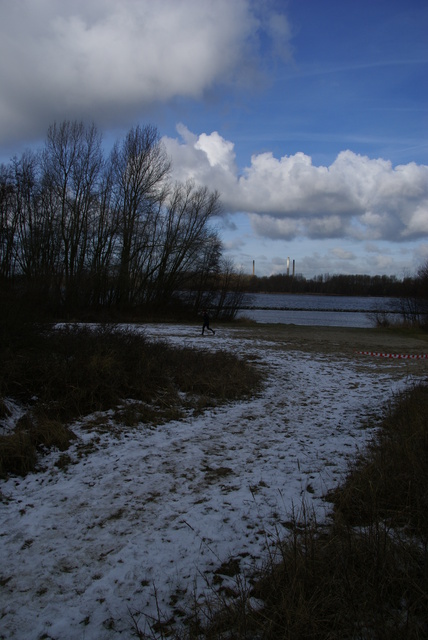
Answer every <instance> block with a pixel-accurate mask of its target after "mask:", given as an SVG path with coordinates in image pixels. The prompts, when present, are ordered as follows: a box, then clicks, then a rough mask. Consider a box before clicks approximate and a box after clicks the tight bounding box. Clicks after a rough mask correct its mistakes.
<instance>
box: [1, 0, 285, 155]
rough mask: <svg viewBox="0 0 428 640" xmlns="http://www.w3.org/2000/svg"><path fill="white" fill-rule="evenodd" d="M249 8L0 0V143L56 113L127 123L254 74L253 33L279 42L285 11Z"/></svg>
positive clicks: (246, 2) (146, 1)
mask: <svg viewBox="0 0 428 640" xmlns="http://www.w3.org/2000/svg"><path fill="white" fill-rule="evenodd" d="M263 6H265V5H263ZM254 11H255V5H253V4H252V2H251V0H233V2H231V1H230V0H216V1H215V2H213V1H212V0H156V1H154V0H121V1H120V2H118V1H117V0H90V2H88V1H87V0H70V2H64V1H63V0H19V2H6V1H5V0H2V1H1V2H0V86H1V93H0V144H5V143H10V142H11V141H13V140H16V139H24V138H26V137H28V136H32V135H33V136H37V135H38V136H40V135H44V134H45V132H46V129H47V126H48V125H49V124H51V123H52V122H53V121H54V120H59V121H63V120H65V119H70V120H81V119H83V120H84V119H90V120H91V121H94V122H96V124H97V125H99V126H102V127H106V126H114V125H115V124H120V125H125V126H126V123H129V124H131V125H132V124H134V121H132V120H133V119H134V120H135V118H136V117H137V116H141V115H142V114H144V110H145V109H148V108H153V107H154V105H156V104H165V103H167V102H168V101H170V100H172V99H175V98H182V97H184V98H192V99H200V98H201V97H202V96H203V95H204V93H205V92H206V91H207V90H209V89H212V88H213V87H214V86H216V85H217V86H218V84H223V85H229V86H230V85H231V84H233V85H234V86H236V85H237V84H239V83H242V82H248V83H249V82H253V81H254V74H255V73H256V72H257V65H258V62H257V60H258V56H259V53H260V51H259V47H258V40H259V37H260V33H261V32H263V33H265V34H266V33H267V34H268V36H269V40H270V42H271V50H272V51H276V52H278V49H279V41H281V47H282V51H281V52H280V53H282V54H284V51H285V50H286V49H287V44H286V40H285V37H286V36H287V24H286V21H285V18H284V17H281V20H278V21H274V20H272V16H273V14H272V12H269V11H268V10H267V9H266V11H264V10H262V14H261V15H259V16H256V14H255V12H254Z"/></svg>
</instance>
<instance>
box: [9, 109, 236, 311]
mask: <svg viewBox="0 0 428 640" xmlns="http://www.w3.org/2000/svg"><path fill="white" fill-rule="evenodd" d="M220 212H221V206H220V199H219V194H218V193H217V192H211V191H209V189H208V188H206V187H196V186H195V185H194V184H193V183H192V182H187V183H184V184H183V183H173V182H172V180H171V163H170V160H169V158H168V156H167V154H166V152H165V149H164V147H163V144H162V142H161V140H160V137H159V134H158V132H157V129H156V128H155V127H153V126H151V125H147V126H137V127H133V128H131V129H130V130H129V131H128V133H127V134H126V135H125V137H124V138H123V139H122V140H121V141H118V142H117V143H116V144H115V145H114V147H113V149H112V151H111V152H110V153H109V155H108V156H107V157H106V156H105V153H104V151H103V144H102V135H101V133H100V132H99V131H98V130H97V128H96V126H95V125H91V126H87V125H84V124H83V123H80V122H70V121H64V122H63V123H61V124H57V123H54V124H52V125H51V126H50V127H49V129H48V132H47V136H46V140H45V143H44V146H43V148H42V149H40V150H38V151H34V152H33V151H26V152H24V153H23V154H22V155H21V156H20V157H19V158H18V157H14V158H13V159H12V160H11V162H10V163H9V164H8V165H4V164H3V165H1V167H0V282H1V284H2V287H3V289H4V288H5V287H9V289H12V290H13V291H15V292H17V291H20V292H21V293H22V294H23V295H26V296H29V297H31V299H32V300H34V302H37V304H40V305H42V306H44V307H49V308H51V309H55V310H65V311H76V310H79V309H97V308H113V307H114V308H118V309H123V310H126V309H135V308H136V307H150V308H151V309H160V308H163V307H165V305H170V304H171V303H172V302H173V301H174V300H176V299H177V298H178V297H179V294H180V292H184V291H185V292H187V293H186V294H185V295H184V294H181V298H182V299H183V297H184V298H185V300H184V302H185V303H186V304H187V305H190V306H192V307H193V308H195V309H198V308H200V306H203V305H209V306H210V305H211V306H212V305H213V304H215V305H216V309H217V311H218V312H219V313H220V312H221V310H222V309H224V310H227V311H225V313H226V312H227V313H228V314H230V313H233V310H234V309H235V310H236V307H237V306H238V303H239V295H240V290H241V283H240V276H239V274H238V273H236V272H235V269H234V267H233V265H232V264H231V263H230V262H228V261H227V260H225V259H224V258H223V257H222V245H221V241H220V239H219V236H218V233H217V232H216V230H215V228H214V226H213V219H214V218H215V217H216V216H218V215H219V214H220Z"/></svg>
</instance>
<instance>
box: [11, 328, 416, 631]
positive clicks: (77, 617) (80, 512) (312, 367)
mask: <svg viewBox="0 0 428 640" xmlns="http://www.w3.org/2000/svg"><path fill="white" fill-rule="evenodd" d="M144 331H145V335H147V336H150V337H154V338H156V339H159V338H161V339H163V340H166V341H168V342H169V343H172V344H173V345H175V346H186V347H187V348H189V347H191V348H194V349H197V348H203V349H205V350H207V349H209V350H211V349H212V350H217V349H227V350H230V351H231V352H233V353H236V354H237V355H240V356H242V357H248V358H251V360H252V361H253V362H254V361H255V362H257V363H258V365H257V366H259V367H261V369H262V371H263V375H264V379H265V386H264V389H263V391H262V392H261V393H260V394H258V395H255V396H254V397H252V398H251V399H249V400H245V401H240V402H235V403H229V404H228V405H227V406H223V407H221V406H220V407H214V408H211V409H207V410H206V411H204V412H203V413H198V415H189V416H187V417H186V418H185V419H184V420H183V421H176V420H172V421H171V422H168V423H166V424H164V425H160V426H158V427H157V428H154V429H150V428H149V427H147V425H141V424H140V425H137V427H135V428H132V427H131V428H126V427H122V428H121V427H120V426H119V427H118V428H117V429H115V428H114V427H113V426H112V425H113V424H114V411H110V412H105V413H102V412H98V413H96V414H92V415H91V416H88V417H86V418H85V417H83V416H82V417H81V418H80V419H79V420H78V421H77V422H75V423H73V424H72V425H70V427H71V429H72V430H73V431H74V433H75V434H76V435H77V437H78V440H76V441H75V442H74V444H73V445H72V446H71V448H70V449H69V450H68V451H67V452H66V453H67V455H68V456H69V459H70V461H71V463H70V464H69V465H68V466H66V467H64V466H57V465H56V463H57V462H58V460H59V458H60V457H61V455H62V454H61V452H60V451H58V450H56V451H51V452H50V454H49V455H46V456H43V458H42V459H41V461H40V463H41V464H40V469H39V471H38V472H37V473H32V474H29V475H28V476H26V477H25V478H19V477H16V476H14V477H10V478H9V479H8V480H7V481H6V480H5V481H2V484H1V496H2V501H1V502H0V557H1V558H2V565H1V569H0V575H1V578H2V587H1V589H0V618H1V629H2V631H1V632H0V633H1V634H2V637H4V638H6V637H7V638H8V639H9V640H22V639H23V638H42V637H43V638H61V640H76V638H79V639H80V638H85V640H110V639H111V638H112V637H113V638H118V637H120V638H130V637H134V635H133V634H131V632H130V628H131V618H130V615H129V612H132V613H133V614H135V618H136V619H137V620H138V622H139V626H140V629H141V630H142V631H143V630H144V631H146V633H147V636H145V637H147V638H155V637H156V638H158V637H160V633H157V634H155V633H150V630H149V628H146V624H145V618H144V615H143V614H146V615H149V616H154V618H155V619H156V617H157V612H158V610H160V612H161V613H162V616H163V619H164V620H168V619H170V617H173V618H174V619H175V621H176V622H177V621H178V620H179V616H178V615H175V612H176V611H177V609H180V608H181V609H182V610H183V609H184V611H187V612H189V611H190V606H191V604H192V600H193V597H195V599H196V597H197V596H199V595H201V594H205V595H206V596H208V598H210V599H211V601H213V599H214V595H215V594H216V593H217V590H218V592H219V593H220V596H219V598H221V599H224V596H225V594H224V592H221V591H220V590H221V589H222V588H223V589H224V588H225V587H230V588H231V589H232V590H236V589H237V587H239V586H240V587H241V589H242V587H243V585H246V587H247V591H246V593H247V594H250V593H251V589H250V582H249V581H248V578H249V577H250V576H251V575H252V573H253V571H254V569H255V568H259V569H260V568H261V567H263V566H266V562H267V559H268V557H271V558H272V557H273V554H274V547H273V544H274V543H275V542H278V540H279V539H280V538H283V537H284V535H285V534H286V533H287V523H289V522H290V520H291V516H292V512H293V511H294V515H295V517H296V520H297V521H299V517H302V518H303V519H304V518H305V517H306V518H308V517H310V516H312V515H315V517H316V521H317V522H318V524H323V523H325V522H326V519H327V518H328V514H329V513H330V512H331V505H330V504H329V503H328V502H326V501H325V500H324V499H323V496H325V495H326V493H328V491H329V490H331V489H333V488H335V487H336V486H337V485H338V484H340V483H341V482H342V481H343V478H344V477H345V474H346V473H347V471H348V470H349V463H350V462H351V461H354V460H355V457H356V456H357V454H358V453H360V454H361V451H362V450H364V448H365V446H366V444H367V442H368V441H369V440H370V439H371V438H372V437H373V435H374V433H375V430H376V426H377V424H378V422H377V420H375V419H374V416H375V415H379V416H382V411H381V408H382V407H386V406H387V404H388V403H390V402H391V401H392V400H393V398H394V396H395V397H396V395H397V393H398V392H399V391H402V390H404V389H405V388H411V387H412V386H413V385H414V384H416V383H417V381H418V380H421V379H423V378H424V377H426V365H425V364H424V363H425V362H426V361H424V360H411V359H395V358H382V357H377V356H370V355H362V354H361V355H358V354H355V353H354V349H355V344H354V345H349V348H348V350H347V351H346V350H342V351H338V352H337V353H335V354H332V353H322V352H318V351H315V352H312V351H311V349H309V350H305V349H307V348H308V340H307V336H306V335H304V336H302V337H300V338H299V337H298V336H296V333H295V331H291V332H290V334H289V335H288V337H287V336H286V335H285V334H284V332H281V341H280V342H278V341H274V340H272V341H271V340H268V339H264V340H260V339H257V338H255V336H254V334H252V333H250V334H245V332H244V333H243V331H242V329H239V328H237V329H221V328H219V329H218V331H217V332H216V336H215V337H211V336H207V337H206V338H201V337H200V336H197V335H196V333H197V332H198V331H199V328H198V329H195V327H189V326H185V325H180V326H178V325H177V326H171V325H169V326H166V325H145V327H144ZM265 338H266V336H265ZM311 344H312V343H311ZM401 344H402V345H403V344H405V342H402V343H401ZM302 346H303V350H300V349H301V348H302ZM423 346H425V345H424V344H423V343H422V347H423ZM376 347H377V349H379V348H381V349H382V350H384V349H388V348H390V347H384V346H381V345H380V344H379V343H378V344H377V345H376ZM396 348H399V347H397V345H396ZM403 348H404V349H407V348H408V347H403ZM413 348H415V347H413ZM399 349H400V348H399ZM418 350H419V348H416V351H418ZM398 353H399V354H400V353H403V352H402V351H401V349H400V350H399V351H398ZM410 353H412V351H411V352H410ZM408 354H409V351H404V353H403V355H408ZM6 402H7V404H8V403H9V401H8V400H6ZM10 408H11V409H12V410H13V414H12V416H11V417H10V419H9V420H1V419H0V433H1V432H2V429H5V428H6V432H7V429H8V426H9V428H11V426H12V424H14V422H15V420H16V419H17V417H18V415H19V413H20V412H21V413H22V412H25V408H23V407H20V406H17V405H11V406H10ZM367 419H369V424H367V422H366V420H367ZM91 421H92V422H93V423H95V425H98V426H99V427H100V426H101V429H99V430H97V429H96V427H95V428H94V427H92V428H90V426H89V425H90V423H91ZM7 423H9V425H8V424H7ZM109 426H112V428H111V430H109V429H108V427H109ZM303 506H304V507H305V508H306V511H305V513H304V512H303V511H302V507H303ZM231 558H233V559H234V560H235V564H237V563H238V564H239V569H240V571H239V573H238V575H237V576H233V577H228V576H226V575H224V574H222V572H221V570H220V571H219V572H218V573H215V572H216V571H217V570H219V569H220V567H221V564H222V563H223V562H227V561H228V560H229V559H231ZM219 574H220V575H219ZM246 578H247V581H246ZM155 596H156V598H155ZM248 604H251V605H252V606H257V605H258V603H257V601H255V600H254V598H251V599H250V600H249V602H248ZM3 634H4V635H3ZM178 635H179V636H180V634H178ZM184 636H185V634H184V633H183V634H182V636H181V637H184ZM141 637H142V636H141ZM163 637H164V636H163Z"/></svg>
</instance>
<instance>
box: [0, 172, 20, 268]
mask: <svg viewBox="0 0 428 640" xmlns="http://www.w3.org/2000/svg"><path fill="white" fill-rule="evenodd" d="M14 203H15V185H14V183H13V177H12V172H11V171H10V169H9V168H8V167H6V166H5V165H1V167H0V277H1V279H2V280H5V279H7V278H11V277H12V276H13V274H14V271H15V269H14V265H15V260H14V258H15V242H16V228H17V223H18V218H17V215H16V213H17V212H16V207H15V206H14Z"/></svg>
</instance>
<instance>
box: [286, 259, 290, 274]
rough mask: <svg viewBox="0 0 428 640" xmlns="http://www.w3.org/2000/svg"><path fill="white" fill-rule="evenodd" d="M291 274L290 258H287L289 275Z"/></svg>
mask: <svg viewBox="0 0 428 640" xmlns="http://www.w3.org/2000/svg"><path fill="white" fill-rule="evenodd" d="M289 275H290V258H287V276H289Z"/></svg>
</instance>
